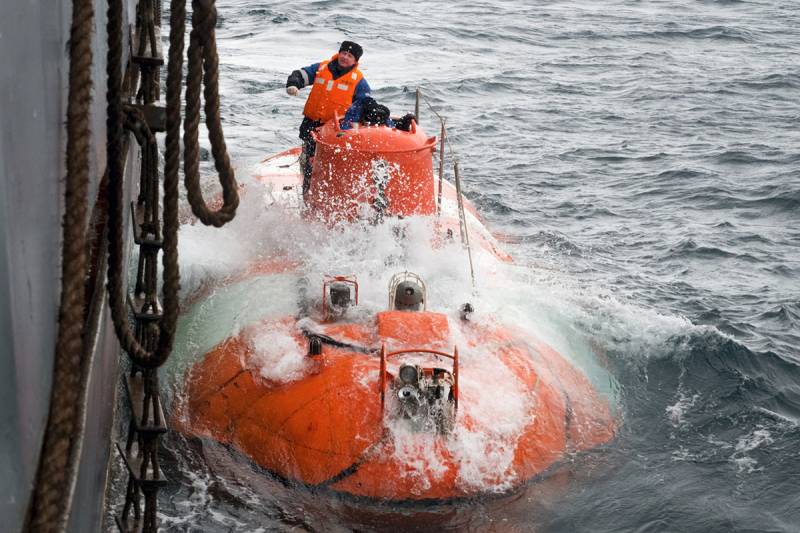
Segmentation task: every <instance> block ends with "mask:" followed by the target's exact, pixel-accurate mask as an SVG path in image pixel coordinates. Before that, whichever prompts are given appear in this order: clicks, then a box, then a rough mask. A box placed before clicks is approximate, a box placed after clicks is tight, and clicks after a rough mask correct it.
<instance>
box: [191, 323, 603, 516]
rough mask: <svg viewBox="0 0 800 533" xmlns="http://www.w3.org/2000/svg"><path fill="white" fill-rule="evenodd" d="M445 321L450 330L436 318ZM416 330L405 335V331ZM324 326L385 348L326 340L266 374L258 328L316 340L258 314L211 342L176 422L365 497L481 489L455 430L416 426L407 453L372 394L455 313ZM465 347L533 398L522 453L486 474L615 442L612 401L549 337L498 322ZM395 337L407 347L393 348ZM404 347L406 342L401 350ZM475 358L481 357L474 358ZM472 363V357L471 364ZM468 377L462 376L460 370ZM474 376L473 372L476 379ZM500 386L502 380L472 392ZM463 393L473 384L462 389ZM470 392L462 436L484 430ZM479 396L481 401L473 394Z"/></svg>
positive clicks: (534, 468)
mask: <svg viewBox="0 0 800 533" xmlns="http://www.w3.org/2000/svg"><path fill="white" fill-rule="evenodd" d="M432 324H440V325H442V324H443V325H444V330H445V331H444V333H443V332H442V331H441V330H438V331H437V330H434V329H432V328H428V327H427V326H430V325H432ZM403 326H404V328H405V329H406V330H407V331H415V330H417V328H418V327H419V328H420V329H419V330H417V333H416V334H414V333H406V334H405V335H403V337H402V338H397V337H392V336H385V335H383V334H381V331H383V332H384V333H386V332H389V333H394V334H399V333H400V332H401V329H402V328H403ZM319 327H320V328H321V331H320V333H322V334H324V335H327V336H330V337H333V338H335V339H337V340H342V341H346V342H351V343H358V344H360V345H363V346H366V347H370V346H373V347H374V346H376V345H383V346H384V348H383V350H384V356H383V357H378V356H377V354H370V353H361V352H355V351H350V350H348V349H347V348H337V347H334V346H330V345H323V351H322V354H321V355H320V356H316V357H313V358H311V357H309V358H307V359H306V362H307V368H306V370H305V373H304V375H303V376H302V377H301V378H299V379H296V380H294V381H291V382H288V383H280V382H276V381H273V380H270V379H267V378H265V377H263V375H262V373H261V367H260V365H261V364H263V363H260V359H259V356H258V354H257V353H256V351H255V348H254V347H253V344H252V343H251V341H249V339H250V338H252V336H253V335H254V334H256V333H258V332H259V331H261V330H263V329H265V328H268V329H275V328H282V330H283V331H285V332H286V333H287V334H288V335H292V336H294V338H295V340H296V342H297V345H298V351H302V350H303V346H304V345H305V343H307V339H306V338H305V337H304V336H303V334H302V333H301V332H300V331H299V329H298V327H297V324H296V322H295V321H294V319H291V318H286V319H284V320H282V321H277V322H275V321H265V322H263V323H260V324H255V325H253V326H251V327H250V328H247V329H246V330H244V331H242V332H241V333H240V334H239V335H236V336H234V337H231V338H229V339H227V340H225V341H223V342H222V343H220V344H219V345H218V346H216V347H215V348H213V349H212V350H211V351H210V352H209V353H208V354H206V356H205V357H203V359H202V360H201V361H199V362H198V363H197V364H196V365H195V366H194V367H193V368H191V369H190V370H189V372H188V373H187V376H186V380H185V390H184V391H182V393H181V397H182V398H183V399H184V401H183V402H182V405H181V406H180V408H179V409H178V411H177V414H176V421H175V424H176V426H177V427H178V429H179V430H180V431H182V432H184V433H185V434H187V435H194V436H198V437H205V438H212V439H214V440H216V441H219V442H222V443H226V444H229V445H231V446H233V447H235V448H237V449H239V450H240V451H241V452H242V453H244V454H246V455H247V456H249V457H250V458H251V459H252V460H253V461H254V462H255V463H257V464H258V465H260V466H261V467H263V468H265V469H267V470H269V471H271V472H273V473H275V474H276V475H278V476H281V477H283V478H286V479H288V480H291V481H295V482H300V483H304V484H307V485H311V486H324V487H328V488H330V489H332V490H334V491H339V492H344V493H349V494H352V495H357V496H365V497H370V498H379V499H390V500H430V499H448V498H456V497H463V496H470V495H474V494H476V493H477V492H480V488H479V487H476V486H474V485H472V484H470V483H465V482H464V478H463V473H462V470H461V466H460V463H459V459H458V457H457V456H456V455H454V453H455V452H454V450H453V449H452V448H451V445H452V442H453V441H452V438H453V437H452V436H450V437H448V436H442V435H431V434H426V433H422V434H418V435H417V434H411V435H410V436H407V440H406V441H405V442H404V443H403V445H402V446H403V447H404V448H403V449H404V450H405V451H404V452H402V453H400V450H399V449H398V448H397V446H398V442H396V441H395V440H394V439H393V438H392V435H391V432H388V430H387V426H386V423H387V420H386V419H385V417H386V416H389V415H387V414H385V413H384V410H383V409H382V407H381V405H380V404H379V402H377V401H375V396H376V395H377V394H378V393H380V392H381V391H382V390H383V388H382V387H383V386H385V383H384V385H383V386H381V387H379V388H380V390H376V384H378V383H379V381H380V379H379V376H383V375H385V373H386V372H387V366H388V365H387V363H386V358H387V357H388V356H390V355H391V354H400V353H403V352H408V351H422V350H417V349H415V346H419V345H423V344H424V345H427V346H431V345H441V344H443V343H446V342H447V341H448V339H449V338H450V334H449V330H450V328H452V327H454V325H449V326H448V321H447V317H446V316H445V315H441V314H438V313H431V312H403V311H387V312H384V313H379V314H378V317H377V320H367V321H366V322H357V323H331V324H321V325H320V326H319ZM458 327H459V328H467V329H465V330H463V331H462V332H461V334H460V337H461V338H464V339H466V340H467V342H468V346H467V349H466V351H465V353H466V352H469V351H471V350H472V351H474V350H476V349H478V347H481V349H482V350H486V349H490V350H491V351H492V357H493V358H494V359H496V361H497V364H499V365H502V366H503V367H505V368H506V369H507V370H508V371H510V372H511V373H512V374H513V375H514V377H515V379H516V380H517V381H518V382H519V383H520V384H521V386H522V387H523V388H524V391H523V396H524V397H525V398H529V400H527V403H526V404H525V405H526V407H525V409H526V410H527V412H526V415H525V420H527V421H528V422H527V423H526V424H524V427H522V428H521V431H520V433H519V435H518V436H516V437H514V438H515V440H514V441H513V443H512V445H513V460H512V461H511V462H510V463H509V464H508V466H507V469H506V470H505V471H501V472H497V473H496V474H493V475H494V478H491V477H489V478H487V479H485V480H484V481H485V482H487V483H498V484H499V483H501V482H503V481H504V480H512V483H511V486H516V485H520V484H523V483H525V482H526V481H527V480H529V479H531V478H533V477H535V476H537V475H539V474H541V473H543V472H544V471H545V470H547V469H548V468H550V467H551V466H552V465H553V464H554V463H556V462H557V461H559V460H560V459H562V458H564V457H565V455H566V454H568V453H570V452H573V451H580V450H586V449H589V448H592V447H594V446H597V445H598V444H602V443H604V442H607V441H608V440H610V439H611V438H612V437H613V435H614V432H615V430H616V421H615V419H614V417H613V416H612V414H611V413H610V410H609V407H608V403H607V401H606V400H605V399H604V398H603V397H601V396H600V395H599V394H598V393H597V392H596V391H595V390H594V389H593V387H592V386H591V385H590V384H589V382H588V380H587V379H586V378H585V377H584V376H583V374H581V372H580V371H579V370H577V369H576V368H574V367H573V366H572V365H570V364H569V362H568V361H566V359H564V358H563V357H562V356H561V355H560V354H558V352H556V351H555V350H553V349H552V348H551V347H549V346H547V345H545V344H541V343H539V344H536V343H532V344H529V343H526V342H522V341H520V338H521V337H520V336H519V335H518V332H515V331H513V330H509V329H506V328H502V327H496V326H491V327H490V326H477V325H474V324H467V325H463V324H460V325H459V326H458ZM386 343H389V344H391V345H393V346H395V347H397V348H399V349H397V350H395V351H394V352H388V351H386V350H387V348H386V347H385V344H386ZM401 347H402V348H401ZM429 352H430V353H432V354H433V355H443V356H449V357H452V358H455V357H458V358H459V364H458V366H459V368H458V373H459V374H463V373H464V372H470V371H472V372H475V370H470V365H469V363H465V362H464V361H465V360H464V357H463V355H458V356H457V355H456V353H453V354H452V355H450V354H447V353H446V352H442V351H440V350H437V349H430V350H429ZM473 364H474V361H473ZM465 365H466V366H465ZM459 377H461V376H459ZM474 380H475V375H474V374H473V375H472V381H473V382H474ZM469 392H470V393H471V394H472V395H473V396H472V397H473V398H474V397H475V396H474V395H475V394H501V393H502V391H501V390H493V391H481V392H476V391H469ZM459 394H460V395H463V394H465V391H464V390H463V384H462V390H461V391H459ZM465 398H466V399H468V397H462V398H461V405H460V407H459V409H460V410H459V416H458V418H457V419H456V427H455V429H454V434H456V435H457V434H459V432H470V431H478V430H482V431H483V430H485V431H491V428H485V427H484V426H482V425H481V424H485V423H486V422H485V421H479V420H477V419H475V418H474V416H475V413H473V412H471V410H470V406H469V405H467V404H465V403H464V401H466V400H465ZM473 401H474V400H473ZM409 446H411V448H413V449H419V450H425V452H424V453H426V454H434V455H435V456H436V458H437V461H438V462H437V467H436V468H432V469H423V470H422V471H419V469H416V470H415V469H414V468H412V466H413V465H410V464H409V463H408V462H407V460H408V447H409Z"/></svg>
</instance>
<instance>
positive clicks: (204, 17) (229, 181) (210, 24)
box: [173, 0, 239, 227]
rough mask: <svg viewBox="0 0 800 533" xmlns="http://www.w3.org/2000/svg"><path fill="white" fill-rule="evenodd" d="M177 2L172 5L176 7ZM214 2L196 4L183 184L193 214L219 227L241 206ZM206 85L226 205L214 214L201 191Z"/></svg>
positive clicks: (207, 109) (209, 124)
mask: <svg viewBox="0 0 800 533" xmlns="http://www.w3.org/2000/svg"><path fill="white" fill-rule="evenodd" d="M174 3H175V2H173V4H174ZM216 23H217V8H216V6H215V0H193V2H192V32H191V35H190V38H189V51H188V68H187V74H186V119H185V121H184V131H185V134H186V135H185V138H184V152H183V158H184V172H185V174H186V176H185V178H184V183H185V185H186V191H187V198H188V199H189V203H190V204H191V206H192V212H193V213H194V214H195V216H197V218H199V219H200V220H201V221H202V222H203V224H206V225H213V226H216V227H220V226H222V225H223V224H225V223H226V222H229V221H230V220H232V219H233V217H234V216H235V215H236V208H237V207H238V205H239V194H238V191H237V185H236V178H235V177H234V174H233V169H232V168H231V163H230V159H229V158H228V152H227V148H226V146H225V137H224V135H223V133H222V122H221V120H220V116H219V77H218V73H219V59H218V55H217V41H216V37H215V30H214V27H215V26H216ZM201 85H204V91H203V95H204V96H205V115H206V126H207V128H208V137H209V140H210V141H211V153H212V155H213V156H214V166H215V167H216V169H217V173H218V174H219V182H220V184H221V185H222V199H223V204H222V207H220V208H219V209H218V210H216V211H211V210H210V209H209V208H208V205H207V204H206V201H205V199H204V198H203V194H202V191H201V189H200V156H199V152H200V144H199V142H198V129H199V125H200V86H201Z"/></svg>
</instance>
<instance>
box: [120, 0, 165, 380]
mask: <svg viewBox="0 0 800 533" xmlns="http://www.w3.org/2000/svg"><path fill="white" fill-rule="evenodd" d="M121 21H122V2H121V0H109V4H108V36H109V37H108V38H109V42H108V65H107V75H108V82H107V88H108V90H107V115H108V116H107V121H106V130H107V144H108V164H109V188H108V193H109V199H108V203H109V231H108V240H109V247H108V299H109V307H110V308H111V316H112V318H113V321H114V329H115V330H116V332H117V337H118V338H119V340H120V345H121V346H122V349H123V350H125V352H127V354H128V356H129V357H130V358H131V360H132V361H133V362H134V363H135V364H136V365H138V366H140V367H142V368H156V367H158V366H161V365H162V364H163V363H164V361H166V360H167V357H169V354H170V352H171V351H172V344H173V341H174V337H175V328H176V323H177V315H178V313H177V308H178V302H177V294H178V290H179V288H180V287H179V285H180V278H179V276H178V251H177V233H178V213H177V211H178V201H177V186H175V187H173V188H172V195H173V196H174V198H171V197H170V188H169V187H168V186H167V179H166V176H165V180H164V181H165V186H164V191H165V192H164V247H163V252H164V254H163V262H164V288H163V292H164V319H162V320H161V321H160V323H159V335H158V341H159V342H158V345H157V347H156V348H155V349H154V350H148V349H147V348H145V347H144V346H142V345H141V344H140V343H139V342H138V341H137V339H136V337H135V335H134V333H133V331H132V330H131V327H130V324H129V323H128V313H127V309H126V307H125V303H126V302H125V296H124V275H125V273H126V272H127V269H125V268H124V267H123V258H124V253H123V243H124V238H123V227H124V221H123V212H124V205H123V202H124V176H123V170H124V163H123V155H124V154H123V150H122V135H123V126H122V125H123V113H122V97H121V94H122V93H121V86H122V74H121V70H122V27H121ZM179 105H180V102H179ZM179 112H180V110H179ZM144 128H146V125H144V126H143V129H144ZM145 136H146V137H147V138H152V134H151V133H150V132H149V131H147V133H146V134H145ZM148 148H149V147H147V146H143V150H147V149H148ZM145 159H146V161H145V163H147V162H148V161H149V160H150V159H151V158H149V157H147V158H145ZM176 181H177V180H176ZM168 309H169V310H170V311H171V314H168V313H167V310H168Z"/></svg>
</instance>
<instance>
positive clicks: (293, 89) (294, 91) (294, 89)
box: [286, 85, 300, 96]
mask: <svg viewBox="0 0 800 533" xmlns="http://www.w3.org/2000/svg"><path fill="white" fill-rule="evenodd" d="M299 92H300V89H298V88H297V87H295V86H294V85H289V86H288V87H287V88H286V94H288V95H289V96H297V93H299Z"/></svg>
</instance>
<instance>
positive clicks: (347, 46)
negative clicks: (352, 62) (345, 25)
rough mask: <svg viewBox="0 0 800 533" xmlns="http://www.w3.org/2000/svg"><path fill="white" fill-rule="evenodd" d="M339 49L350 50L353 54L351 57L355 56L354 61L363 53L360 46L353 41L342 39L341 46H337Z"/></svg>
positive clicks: (341, 50)
mask: <svg viewBox="0 0 800 533" xmlns="http://www.w3.org/2000/svg"><path fill="white" fill-rule="evenodd" d="M339 51H340V52H350V53H351V54H353V57H355V58H356V61H358V60H359V58H360V57H361V54H363V53H364V50H363V49H362V48H361V46H359V45H358V44H357V43H354V42H353V41H342V46H340V47H339Z"/></svg>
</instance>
